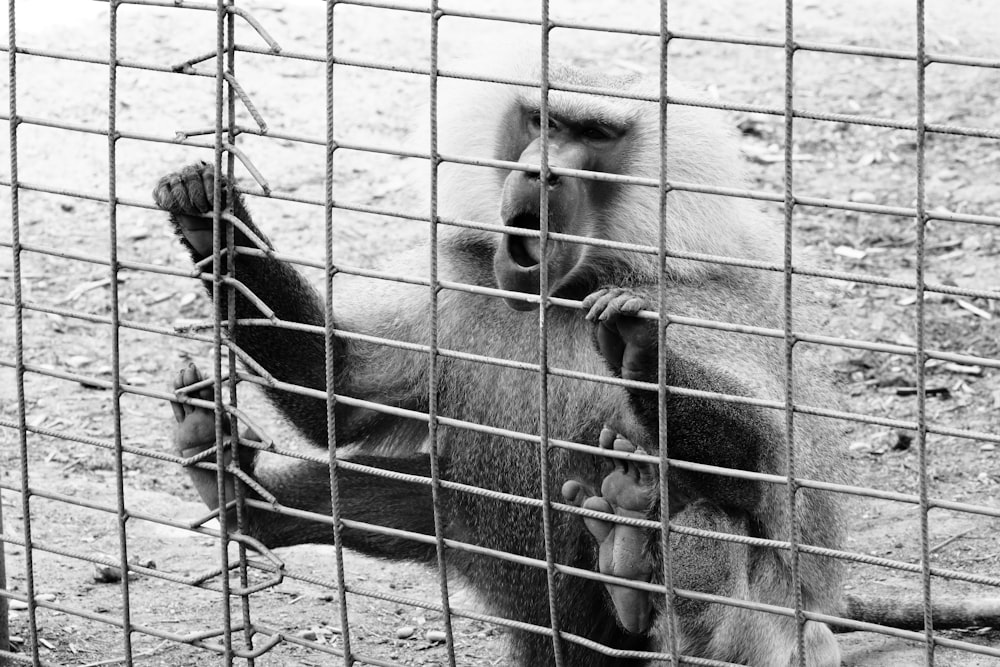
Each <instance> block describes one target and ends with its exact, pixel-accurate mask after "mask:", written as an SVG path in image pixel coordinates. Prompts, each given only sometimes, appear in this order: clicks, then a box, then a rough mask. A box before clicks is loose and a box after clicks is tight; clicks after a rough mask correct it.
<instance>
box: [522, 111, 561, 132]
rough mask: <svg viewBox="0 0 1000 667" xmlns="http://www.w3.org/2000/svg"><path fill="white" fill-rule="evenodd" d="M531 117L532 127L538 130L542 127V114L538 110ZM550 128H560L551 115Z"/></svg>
mask: <svg viewBox="0 0 1000 667" xmlns="http://www.w3.org/2000/svg"><path fill="white" fill-rule="evenodd" d="M529 118H530V122H531V127H533V128H535V129H536V130H540V129H541V127H542V114H541V113H539V112H538V111H536V112H534V113H532V114H531V116H530V117H529ZM549 129H550V130H556V129H559V125H558V124H557V123H556V121H555V120H553V119H552V118H551V117H549Z"/></svg>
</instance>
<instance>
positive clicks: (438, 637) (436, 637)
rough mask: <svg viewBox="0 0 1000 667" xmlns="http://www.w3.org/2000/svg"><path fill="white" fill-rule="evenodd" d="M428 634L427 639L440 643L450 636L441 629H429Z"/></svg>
mask: <svg viewBox="0 0 1000 667" xmlns="http://www.w3.org/2000/svg"><path fill="white" fill-rule="evenodd" d="M426 636H427V641H429V642H431V643H434V644H440V643H442V642H444V641H445V640H446V639H447V638H448V635H446V634H445V633H444V632H443V631H441V630H428V631H427V635H426Z"/></svg>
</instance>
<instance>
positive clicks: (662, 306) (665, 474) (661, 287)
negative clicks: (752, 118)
mask: <svg viewBox="0 0 1000 667" xmlns="http://www.w3.org/2000/svg"><path fill="white" fill-rule="evenodd" d="M670 38H671V35H670V30H669V27H668V22H667V0H660V109H659V111H660V184H659V190H660V209H659V215H660V220H659V224H660V229H659V246H658V248H657V251H656V253H657V254H656V258H657V268H658V276H657V308H656V310H657V312H658V313H659V314H660V318H659V320H657V326H656V342H657V346H658V347H657V350H658V354H657V384H658V394H657V395H658V399H659V400H658V401H657V421H658V422H659V432H658V436H657V448H658V449H659V453H660V471H659V472H660V526H661V528H660V554H661V559H662V561H663V586H664V588H665V589H666V595H665V599H664V611H663V613H664V614H666V618H667V643H668V645H669V646H668V647H669V651H670V664H677V663H678V662H679V660H680V658H679V654H680V647H679V644H678V641H677V619H676V617H675V616H674V567H673V557H672V554H671V549H670V487H669V484H670V480H669V475H670V464H669V462H668V461H669V458H670V450H669V447H670V443H669V440H668V436H669V434H668V433H667V355H666V349H667V325H668V323H669V318H668V316H667V286H666V284H665V277H666V273H667V197H668V195H669V194H670V183H669V180H668V176H667V160H668V151H669V145H668V139H667V137H668V135H667V100H668V99H669V98H668V90H667V73H668V67H667V57H668V55H667V51H668V48H669V46H670Z"/></svg>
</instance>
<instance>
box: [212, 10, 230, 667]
mask: <svg viewBox="0 0 1000 667" xmlns="http://www.w3.org/2000/svg"><path fill="white" fill-rule="evenodd" d="M227 14H228V10H227V5H226V0H217V2H216V6H215V163H214V169H215V172H214V173H215V178H214V179H213V183H214V187H213V188H212V305H213V308H212V314H213V319H214V321H213V323H212V324H213V326H212V346H213V350H212V386H213V388H214V389H215V391H214V392H213V396H214V399H215V465H216V467H217V470H216V492H217V493H218V494H219V508H218V512H219V530H220V536H219V561H220V564H221V572H222V577H221V581H220V584H221V586H222V608H221V611H220V613H221V615H222V622H223V626H222V642H223V661H224V664H226V665H231V664H233V628H232V618H231V617H230V613H231V610H230V600H229V595H230V587H229V521H228V517H227V515H228V514H229V512H228V511H227V504H226V472H225V471H226V447H225V420H226V412H225V406H224V405H223V402H222V314H223V295H224V294H225V286H224V285H223V283H222V277H223V270H222V242H223V238H222V235H221V234H220V233H219V230H220V229H221V226H222V178H221V175H222V154H223V152H224V144H225V141H224V138H223V123H222V117H223V110H224V103H225V99H226V92H225V88H224V86H223V83H224V82H225V73H226V59H225V57H224V55H225V51H226V16H227Z"/></svg>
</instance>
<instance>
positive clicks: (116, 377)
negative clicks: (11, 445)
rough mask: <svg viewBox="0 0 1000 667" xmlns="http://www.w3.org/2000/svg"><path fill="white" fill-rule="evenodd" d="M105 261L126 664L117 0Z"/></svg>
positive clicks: (111, 46)
mask: <svg viewBox="0 0 1000 667" xmlns="http://www.w3.org/2000/svg"><path fill="white" fill-rule="evenodd" d="M108 10H109V12H110V16H109V18H110V21H109V24H108V25H109V28H108V51H109V54H108V264H109V273H110V280H111V284H110V286H109V298H110V301H111V418H112V421H113V423H114V445H115V463H114V466H115V495H116V496H117V498H116V502H117V505H116V507H115V509H116V511H117V515H118V559H119V563H118V565H119V567H120V568H121V571H122V578H121V594H122V643H123V648H124V653H125V664H126V665H127V667H131V665H132V615H131V604H130V601H129V584H128V533H127V531H126V530H125V527H126V522H127V521H128V512H127V511H126V510H125V479H124V477H123V467H124V466H123V461H122V455H123V453H122V406H121V398H122V388H121V350H120V348H119V343H120V341H119V338H120V333H121V329H120V324H119V315H120V313H119V307H118V192H117V186H118V182H117V181H118V169H117V150H116V149H117V144H118V130H117V112H118V109H117V106H118V0H111V3H110V4H109V5H108Z"/></svg>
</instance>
